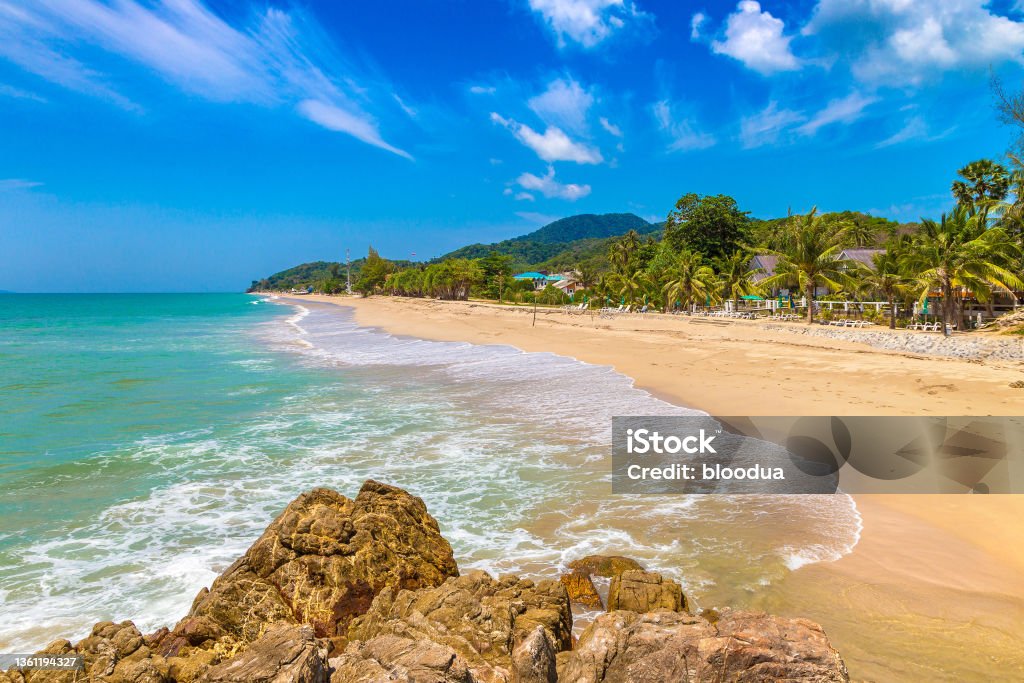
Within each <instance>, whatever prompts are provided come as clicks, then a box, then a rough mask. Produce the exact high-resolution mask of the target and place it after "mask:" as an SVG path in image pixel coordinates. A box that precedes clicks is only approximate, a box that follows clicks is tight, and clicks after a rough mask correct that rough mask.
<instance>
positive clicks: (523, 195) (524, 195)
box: [515, 192, 533, 202]
mask: <svg viewBox="0 0 1024 683" xmlns="http://www.w3.org/2000/svg"><path fill="white" fill-rule="evenodd" d="M515 199H516V201H517V202H532V201H533V195H532V194H530V193H529V192H517V193H516V197H515Z"/></svg>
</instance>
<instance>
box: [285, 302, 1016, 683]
mask: <svg viewBox="0 0 1024 683" xmlns="http://www.w3.org/2000/svg"><path fill="white" fill-rule="evenodd" d="M283 299H288V300H289V301H291V302H293V303H300V302H301V301H303V300H305V301H317V302H326V303H330V304H334V305H339V306H347V307H350V308H352V309H353V311H354V317H355V320H356V321H357V322H358V323H359V324H360V325H362V326H366V327H375V328H380V329H382V330H384V331H385V332H388V333H390V334H395V335H400V336H410V337H417V338H422V339H431V340H437V341H461V342H469V343H475V344H504V345H509V346H513V347H515V348H518V349H520V350H522V351H526V352H549V353H555V354H558V355H562V356H568V357H571V358H574V359H576V360H579V361H581V362H585V363H590V364H595V365H603V366H610V367H612V368H614V369H615V370H616V371H618V372H620V373H622V374H624V375H627V376H629V377H631V378H632V379H633V380H634V383H635V386H637V387H638V388H640V389H644V390H646V391H648V392H649V393H651V394H652V395H653V396H655V397H656V398H660V399H662V400H666V401H668V402H670V403H674V404H677V405H682V406H686V407H691V408H696V409H700V410H704V411H707V412H709V413H711V414H718V415H738V414H739V415H742V414H750V415H772V414H782V415H793V414H807V415H831V414H837V415H842V414H847V415H851V414H852V415H899V414H921V413H925V414H935V415H943V414H948V415H958V414H964V415H970V414H989V415H1011V414H1015V413H1020V412H1021V408H1022V407H1024V391H1021V390H1020V389H1014V388H1012V387H1010V386H1009V383H1010V382H1012V381H1014V380H1016V379H1018V378H1019V377H1024V373H1022V371H1021V367H1022V364H1021V363H1019V362H1014V361H1007V360H988V359H986V360H974V359H972V360H964V359H958V358H950V357H945V356H922V355H920V354H914V353H911V354H908V353H905V352H900V351H892V350H883V349H878V348H875V347H871V346H868V345H866V344H863V343H858V342H854V341H846V340H842V339H834V338H831V337H820V336H812V335H806V334H803V333H799V332H798V333H796V334H794V333H793V332H789V331H788V330H773V329H765V326H764V325H762V324H758V323H744V322H743V321H737V323H730V324H726V325H714V324H701V323H696V322H692V321H690V320H687V319H677V318H669V317H668V316H651V317H647V318H637V317H629V318H618V319H613V320H607V319H600V318H596V317H594V318H591V316H578V317H576V316H568V315H566V314H564V313H562V312H561V311H558V310H551V309H548V310H543V309H539V310H538V315H537V323H536V327H534V326H532V325H531V324H530V321H531V319H532V309H526V308H525V307H523V308H512V307H501V306H496V305H489V304H484V303H477V302H441V301H430V300H416V299H400V298H390V297H373V298H369V299H358V298H354V297H322V296H308V297H306V296H304V297H301V299H298V298H295V299H289V298H288V297H283ZM527 313H529V314H530V316H527V315H526V314H527ZM823 375H825V376H824V377H823ZM836 375H838V376H839V377H840V378H841V379H842V380H843V381H839V379H837V377H836ZM744 380H746V381H744ZM853 498H854V500H855V502H856V505H857V509H858V512H859V514H860V515H861V518H862V525H863V527H862V530H861V537H860V541H859V542H858V544H857V545H856V546H855V548H854V549H853V551H852V552H851V553H849V554H847V555H845V556H843V557H842V558H841V559H839V560H835V561H831V562H817V563H812V564H808V565H805V566H803V567H800V568H799V569H797V570H794V571H792V572H791V573H790V574H789V576H787V577H786V578H785V579H784V580H783V581H782V582H781V584H780V586H778V590H775V591H773V592H772V594H771V595H770V596H768V597H765V598H764V600H763V601H764V603H765V604H764V605H762V607H763V608H764V609H766V610H768V611H772V612H775V613H779V614H783V615H789V616H806V617H808V618H811V619H814V620H816V621H819V622H820V623H822V624H823V625H825V627H826V630H827V631H828V632H829V633H830V635H832V636H833V639H834V642H835V643H836V646H837V647H838V649H839V651H840V652H841V653H843V655H844V656H845V657H847V661H848V663H850V664H851V675H852V676H853V680H908V681H910V680H919V679H920V678H922V677H927V678H930V679H932V680H979V681H980V680H991V679H992V675H991V674H992V673H993V671H998V672H1000V674H999V675H1002V676H1004V677H1005V676H1011V675H1013V676H1018V677H1021V676H1024V655H1020V654H1018V653H1016V652H1015V651H1014V650H1013V645H1012V644H1013V643H1014V642H1017V643H1019V642H1020V641H1021V640H1022V639H1024V581H1021V580H1020V579H1019V577H1020V575H1021V572H1024V529H1021V528H1020V527H1019V526H1017V525H1013V524H1007V523H1006V522H1007V521H1008V520H1014V519H1020V518H1021V516H1022V515H1024V496H1007V495H1003V496H966V495H963V496H956V495H946V496H941V495H933V496H927V497H926V498H924V499H922V498H921V497H920V496H913V495H888V496H882V495H876V496H866V495H857V496H853ZM978 529H983V530H985V532H984V533H983V534H977V533H975V532H976V531H977V530H978ZM759 600H760V599H759V598H755V599H754V602H755V603H758V602H759ZM869 614H870V616H869ZM876 622H877V623H888V624H889V632H888V633H877V632H875V631H877V629H874V628H872V627H871V626H870V625H869V624H870V623H876ZM953 633H956V634H957V635H956V636H955V637H954V636H952V635H951V634H953ZM921 639H930V640H929V642H931V640H934V641H935V643H936V646H935V648H934V650H931V651H929V650H928V648H927V647H925V648H924V649H925V650H926V652H924V653H922V646H921V645H920V642H919V641H921ZM1017 649H1018V650H1019V648H1017ZM943 651H945V653H943ZM915 655H916V657H918V658H919V659H923V660H927V661H913V660H914V658H915ZM900 658H903V659H904V660H906V659H907V658H910V659H909V660H907V661H906V663H905V664H902V665H901V667H902V668H901V669H900V670H899V671H896V670H894V669H892V668H891V667H892V666H893V663H894V662H895V661H896V660H898V659H900ZM957 658H959V661H961V662H962V663H961V664H956V663H954V662H956V661H957ZM971 662H977V668H975V665H974V664H972V663H971ZM950 667H956V668H955V669H950ZM993 667H994V668H993ZM986 675H988V676H989V678H988V679H986Z"/></svg>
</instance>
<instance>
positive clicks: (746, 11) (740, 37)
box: [691, 0, 800, 74]
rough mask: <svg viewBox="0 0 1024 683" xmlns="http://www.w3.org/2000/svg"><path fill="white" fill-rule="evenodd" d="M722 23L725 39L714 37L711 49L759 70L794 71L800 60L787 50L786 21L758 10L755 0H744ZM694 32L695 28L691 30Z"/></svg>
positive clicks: (788, 39)
mask: <svg viewBox="0 0 1024 683" xmlns="http://www.w3.org/2000/svg"><path fill="white" fill-rule="evenodd" d="M736 9H737V11H736V12H734V13H733V14H730V15H729V18H728V19H727V20H726V23H725V40H724V41H718V40H716V41H714V42H713V43H711V49H712V50H713V51H714V52H716V53H718V54H723V55H728V56H729V57H732V58H733V59H738V60H739V61H741V62H743V63H744V64H745V65H746V66H747V67H748V68H750V69H753V70H754V71H757V72H758V73H761V74H772V73H776V72H779V71H794V70H796V69H799V68H800V62H799V61H798V60H797V58H796V57H795V56H794V55H793V52H792V51H791V50H790V47H789V43H790V41H791V40H792V37H789V36H786V35H784V31H785V28H786V26H785V24H784V23H783V21H782V20H781V19H777V18H775V17H773V16H772V15H771V14H770V13H769V12H767V11H765V12H762V11H761V5H760V4H759V3H757V2H755V1H754V0H743V1H742V2H740V3H739V5H737V6H736ZM695 32H696V33H697V34H698V37H699V32H697V31H696V30H694V31H691V35H692V34H693V33H695Z"/></svg>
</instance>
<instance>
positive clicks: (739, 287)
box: [718, 249, 762, 308]
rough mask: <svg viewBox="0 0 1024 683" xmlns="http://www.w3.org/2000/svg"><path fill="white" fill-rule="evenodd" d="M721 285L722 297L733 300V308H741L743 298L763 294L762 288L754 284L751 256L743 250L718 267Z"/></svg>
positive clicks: (736, 252)
mask: <svg viewBox="0 0 1024 683" xmlns="http://www.w3.org/2000/svg"><path fill="white" fill-rule="evenodd" d="M718 276H719V285H720V287H721V290H720V291H721V293H722V297H723V298H725V299H731V300H732V302H733V307H735V308H738V307H739V299H740V297H741V296H751V295H756V294H760V293H761V291H762V290H761V288H760V287H758V286H757V284H755V283H754V279H753V277H754V272H753V271H752V270H750V255H749V254H748V253H747V252H745V251H743V250H742V249H740V250H737V251H735V252H733V254H732V256H729V257H728V258H726V259H724V260H723V261H721V262H720V263H719V266H718Z"/></svg>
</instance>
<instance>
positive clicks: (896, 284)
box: [859, 245, 911, 330]
mask: <svg viewBox="0 0 1024 683" xmlns="http://www.w3.org/2000/svg"><path fill="white" fill-rule="evenodd" d="M871 260H872V262H873V265H874V268H866V267H862V268H861V270H860V272H859V277H860V281H861V284H862V285H863V286H864V288H865V289H868V290H870V291H873V292H878V293H879V294H881V295H882V296H884V297H885V300H886V301H887V302H888V303H889V329H890V330H895V329H896V300H897V299H898V298H900V297H901V295H902V294H903V293H905V292H906V291H907V289H908V288H909V287H910V283H911V280H910V278H908V277H907V276H906V269H905V267H904V261H903V258H902V255H901V254H900V253H899V252H898V251H897V250H896V248H895V247H894V245H890V248H888V249H886V250H885V251H883V252H882V253H880V254H875V255H874V257H872V259H871Z"/></svg>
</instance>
